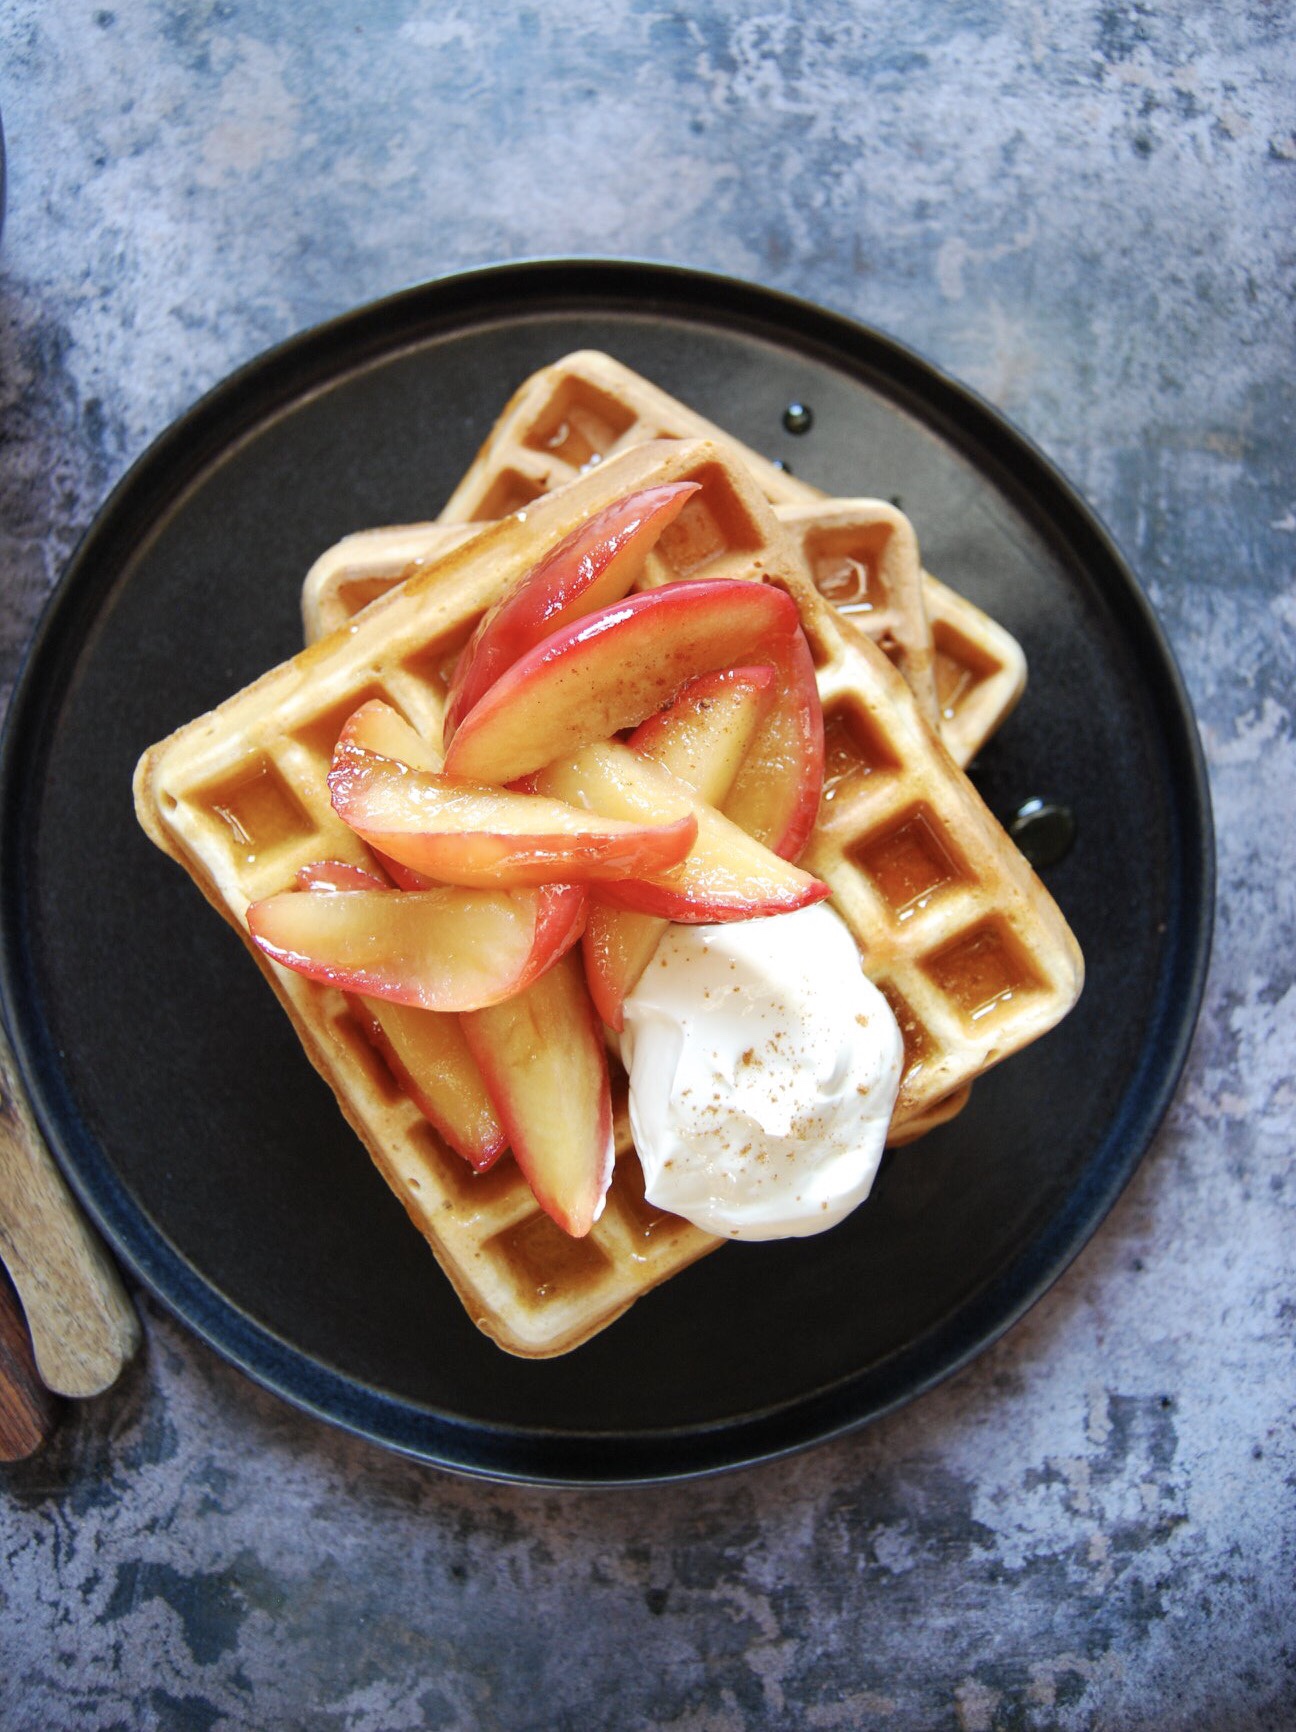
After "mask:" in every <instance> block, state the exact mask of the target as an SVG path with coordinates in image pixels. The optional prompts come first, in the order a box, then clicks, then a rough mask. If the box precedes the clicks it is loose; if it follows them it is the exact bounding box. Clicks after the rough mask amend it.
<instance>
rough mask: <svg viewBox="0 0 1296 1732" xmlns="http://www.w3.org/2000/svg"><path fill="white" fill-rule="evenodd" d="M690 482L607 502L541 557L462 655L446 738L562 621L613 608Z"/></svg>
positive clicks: (488, 616) (675, 511)
mask: <svg viewBox="0 0 1296 1732" xmlns="http://www.w3.org/2000/svg"><path fill="white" fill-rule="evenodd" d="M697 491H698V484H697V482H695V481H673V482H667V483H665V484H663V485H662V486H659V487H645V488H642V489H641V490H640V491H639V492H638V493H631V494H628V495H627V496H626V497H625V498H624V499H617V500H614V501H613V503H612V504H611V505H606V506H604V508H603V510H602V511H598V512H595V514H594V516H593V517H591V518H590V519H589V520H588V521H587V522H585V523H582V524H581V525H580V527H579V528H578V529H574V530H573V531H572V533H571V534H570V535H569V536H567V538H566V539H565V540H563V541H560V542H559V544H558V546H557V547H555V548H554V550H553V552H552V553H550V554H548V555H546V557H545V558H544V559H542V560H541V561H540V563H539V565H537V566H535V567H533V569H532V570H531V571H530V572H528V574H527V575H526V576H525V577H524V578H523V579H522V580H521V581H520V582H519V583H517V584H515V585H514V587H513V588H512V589H511V590H510V591H509V593H508V594H507V595H506V596H505V597H504V599H503V600H502V601H501V602H499V603H498V604H497V605H496V606H495V607H493V608H492V609H491V610H490V611H489V612H488V613H487V614H486V615H485V617H484V618H483V619H482V621H481V623H480V624H479V625H478V627H477V629H476V631H475V632H474V633H473V635H472V637H471V638H470V639H469V640H468V643H467V644H466V645H465V647H464V651H463V654H462V655H461V656H460V658H459V661H458V664H457V665H456V667H455V671H454V675H453V677H452V679H451V681H450V694H449V699H448V702H447V704H446V713H445V738H446V741H447V743H448V742H449V741H450V740H452V739H453V738H454V734H455V730H456V729H457V728H458V726H459V723H460V722H461V721H462V720H463V718H464V717H465V716H466V715H467V714H468V712H469V710H471V709H472V708H473V706H474V705H475V704H476V703H477V701H478V699H480V698H481V697H482V696H483V695H484V694H485V693H486V692H487V691H489V690H490V688H491V686H493V685H494V684H495V681H496V680H497V679H498V678H499V677H500V675H501V674H502V673H503V672H504V671H505V669H506V668H509V667H511V666H512V665H513V663H514V662H515V661H517V659H518V657H519V656H522V655H525V654H526V652H527V651H528V650H529V649H532V648H533V647H534V646H535V645H536V644H538V643H539V642H540V641H541V639H542V638H545V637H547V636H548V635H549V633H550V632H552V631H555V630H556V629H557V628H558V627H559V626H560V625H564V624H566V623H567V622H568V621H569V620H573V619H578V618H579V617H580V616H581V615H582V614H587V613H593V612H594V611H595V610H596V609H597V608H601V607H605V606H606V605H607V604H608V603H609V602H613V601H619V600H620V599H621V597H622V596H623V595H625V594H626V593H627V592H628V590H629V589H630V588H631V586H632V585H633V583H634V581H635V579H636V578H637V577H638V576H639V573H640V572H641V571H642V570H643V562H644V560H645V558H646V557H647V555H648V554H649V553H650V552H651V550H652V548H653V547H654V545H655V544H656V542H657V539H658V537H659V536H660V535H661V533H662V531H663V530H664V529H665V528H666V527H667V525H668V524H670V523H673V522H674V520H675V519H676V517H678V516H679V513H680V510H681V509H682V507H683V505H684V501H685V500H686V499H687V498H688V497H689V495H690V494H692V493H696V492H697Z"/></svg>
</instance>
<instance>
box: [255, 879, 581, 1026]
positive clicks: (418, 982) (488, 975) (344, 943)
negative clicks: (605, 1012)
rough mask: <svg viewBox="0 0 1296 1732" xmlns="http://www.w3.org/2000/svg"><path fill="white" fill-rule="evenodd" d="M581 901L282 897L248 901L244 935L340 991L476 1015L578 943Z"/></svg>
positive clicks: (424, 893) (501, 895)
mask: <svg viewBox="0 0 1296 1732" xmlns="http://www.w3.org/2000/svg"><path fill="white" fill-rule="evenodd" d="M585 913H586V902H585V895H584V892H583V891H582V890H580V889H578V888H576V887H575V886H573V885H563V884H551V885H544V886H542V887H541V888H540V889H537V890H464V889H460V888H458V887H457V886H456V887H449V886H447V887H442V888H439V889H435V890H418V891H415V890H349V891H345V892H342V891H338V892H335V893H333V894H330V895H325V894H321V893H304V892H301V891H293V890H289V891H286V892H284V893H283V894H281V895H278V896H269V897H267V898H265V900H264V901H261V902H255V903H253V904H252V906H251V907H250V908H249V909H248V927H249V930H250V931H251V934H252V938H253V940H254V942H255V943H256V944H257V946H258V947H259V948H260V949H261V950H262V951H263V952H264V953H265V955H267V956H269V957H270V958H271V959H272V960H273V961H275V962H278V963H281V964H282V965H283V966H284V967H285V968H291V969H295V970H296V972H297V973H299V974H304V975H307V976H308V977H309V978H310V979H312V980H318V981H322V982H324V983H325V984H326V985H329V986H336V987H340V988H341V989H342V990H343V991H344V992H352V993H360V994H363V995H364V996H367V997H374V998H385V999H391V1000H393V1001H394V1002H395V1003H398V1004H415V1005H419V1006H421V1007H422V1008H423V1009H424V1010H444V1011H463V1010H476V1009H478V1008H480V1007H481V1006H482V1005H487V1004H497V1003H498V1002H499V1001H500V1000H501V999H504V998H508V997H509V996H510V995H511V994H512V993H516V992H521V991H522V990H523V989H524V988H525V987H527V986H529V985H530V984H531V983H532V981H534V980H536V979H537V978H538V977H539V976H540V975H541V974H542V973H543V972H544V971H545V969H547V968H551V967H552V966H553V964H554V963H555V962H556V961H557V960H558V958H559V957H560V956H561V955H562V954H563V952H564V951H566V950H568V949H570V947H571V946H572V945H573V944H574V943H575V942H576V941H577V939H578V938H579V937H580V934H581V931H582V929H583V927H584V924H585Z"/></svg>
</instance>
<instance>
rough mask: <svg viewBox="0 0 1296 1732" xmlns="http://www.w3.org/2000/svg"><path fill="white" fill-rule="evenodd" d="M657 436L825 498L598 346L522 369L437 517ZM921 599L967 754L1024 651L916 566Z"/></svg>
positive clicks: (517, 502) (794, 492) (804, 497)
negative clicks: (705, 443) (711, 447)
mask: <svg viewBox="0 0 1296 1732" xmlns="http://www.w3.org/2000/svg"><path fill="white" fill-rule="evenodd" d="M661 438H669V439H712V440H715V441H716V442H717V443H718V444H722V445H725V446H727V447H728V448H729V449H730V450H731V451H733V452H734V453H735V454H736V455H737V456H738V457H739V459H740V460H741V462H742V463H743V465H744V466H745V468H746V469H747V470H748V472H749V473H750V474H751V475H752V477H753V478H754V479H755V481H756V484H757V486H758V487H759V488H760V490H761V492H762V493H763V494H764V495H765V497H766V499H768V500H769V501H770V503H771V504H772V505H775V506H779V507H787V508H789V509H790V510H793V511H795V510H796V509H798V508H804V507H807V506H816V505H822V504H823V503H824V500H825V495H824V494H823V493H822V491H821V490H820V489H819V488H817V487H812V486H811V485H810V483H809V482H806V481H801V480H799V479H798V478H797V477H796V476H795V475H792V474H791V473H790V472H789V471H788V470H786V469H781V468H780V467H779V466H778V465H777V464H776V463H772V462H771V461H770V460H769V458H768V457H763V456H761V454H760V453H759V452H758V451H753V450H752V449H751V448H750V446H747V445H744V444H742V443H741V442H740V441H739V440H737V439H735V438H733V436H732V435H731V434H728V433H726V432H725V431H724V430H723V429H722V428H720V427H717V426H715V425H714V423H712V422H710V421H708V420H706V419H705V418H704V417H703V416H701V415H699V414H697V413H696V411H695V410H692V409H690V408H688V407H687V405H686V404H683V403H680V402H679V401H677V399H675V398H674V397H671V396H669V395H668V394H667V392H665V391H663V390H661V389H660V387H659V386H656V385H654V384H652V383H651V382H650V381H649V380H647V379H644V378H642V377H641V376H640V375H639V374H638V373H635V372H633V371H632V370H631V369H630V368H629V367H626V366H623V365H622V363H621V362H619V361H615V360H613V359H612V357H611V356H609V355H604V354H600V353H599V352H598V351H597V350H593V349H582V350H578V351H577V352H576V353H575V354H571V355H566V356H564V357H563V359H562V360H560V361H555V362H553V363H552V365H550V366H548V367H543V368H541V369H540V371H539V372H537V373H533V374H532V375H531V377H530V378H529V379H527V380H526V381H525V383H524V384H522V385H521V386H520V387H519V389H518V390H517V391H516V392H514V394H513V396H512V397H511V398H510V399H509V401H508V403H507V404H506V406H505V408H504V411H503V413H502V414H501V415H500V417H499V419H498V420H497V421H496V423H495V425H494V427H493V428H492V430H491V432H490V434H489V435H488V437H487V439H486V442H485V443H484V444H483V446H482V447H481V450H480V451H479V452H478V453H477V456H476V457H475V459H474V460H473V463H472V465H471V467H470V468H469V469H468V471H467V473H466V474H465V476H464V478H463V480H462V481H461V482H460V483H459V485H458V487H456V488H455V490H454V492H453V493H452V494H451V496H450V498H449V499H448V500H447V502H446V505H445V507H444V509H443V510H442V512H441V520H442V522H444V523H485V522H489V521H490V520H491V519H493V518H496V517H503V516H505V515H506V514H507V513H508V512H511V511H518V510H522V509H524V508H525V507H526V506H527V505H529V504H530V503H531V501H532V500H535V499H538V498H539V497H540V496H541V495H542V494H544V493H547V492H548V491H549V490H550V489H551V488H554V487H560V486H562V485H563V484H564V483H565V482H567V481H570V480H571V479H572V477H573V476H575V475H577V474H579V473H580V471H581V470H582V469H584V468H586V467H588V466H589V465H591V464H597V463H600V462H603V461H605V460H606V459H607V458H608V457H611V456H614V455H616V453H618V452H620V451H624V450H627V449H629V448H630V447H631V446H634V445H638V444H641V443H642V442H643V441H644V440H645V439H661ZM853 503H854V504H855V505H856V506H858V505H860V504H869V503H871V504H872V505H874V506H875V507H877V508H878V510H879V514H883V513H886V512H888V511H892V510H894V507H889V506H883V505H882V504H881V502H880V501H872V502H867V501H865V502H860V501H856V502H853ZM896 515H897V517H898V516H899V515H900V514H899V513H897V514H896ZM879 520H880V516H879ZM910 533H912V531H910ZM831 569H832V568H831V567H829V568H827V570H828V572H829V573H830V572H831ZM923 601H924V604H925V608H926V613H927V618H928V621H929V623H930V628H931V633H932V637H933V639H934V644H935V657H934V664H935V665H934V673H935V679H936V699H937V701H938V710H939V717H940V725H941V734H942V737H943V739H944V740H945V743H946V745H947V746H948V747H949V750H950V752H951V753H952V754H953V756H954V758H955V759H956V760H957V762H958V763H960V764H962V765H967V764H970V763H971V761H972V759H973V758H974V757H975V756H976V754H977V752H978V751H980V749H981V747H982V746H983V745H984V744H985V742H986V740H987V739H989V737H990V735H991V734H992V733H993V732H994V731H995V729H996V728H997V727H998V726H999V725H1000V724H1001V723H1002V722H1003V720H1004V719H1005V717H1006V716H1007V715H1008V713H1009V712H1010V711H1011V710H1012V708H1013V706H1014V705H1015V704H1016V702H1017V700H1018V699H1019V698H1020V697H1021V694H1022V690H1023V688H1024V686H1025V683H1026V658H1025V656H1024V655H1023V654H1022V651H1021V648H1020V646H1019V645H1018V644H1017V642H1016V640H1015V639H1014V638H1013V637H1012V635H1011V634H1010V633H1009V632H1007V631H1005V630H1004V628H1003V627H1002V626H1000V625H998V624H997V623H996V622H995V621H994V620H992V619H991V618H990V617H989V615H988V614H985V613H983V612H982V611H981V609H980V608H978V607H976V606H975V605H974V604H973V603H972V602H970V601H967V600H965V599H964V598H963V597H962V596H958V595H956V594H955V593H954V591H953V590H950V589H948V588H947V587H946V586H945V585H944V584H942V583H939V582H937V580H936V579H935V578H933V577H932V576H931V574H930V573H927V572H924V573H923ZM918 695H919V700H920V702H925V701H930V700H929V699H927V697H926V694H925V693H924V692H922V691H919V694H918Z"/></svg>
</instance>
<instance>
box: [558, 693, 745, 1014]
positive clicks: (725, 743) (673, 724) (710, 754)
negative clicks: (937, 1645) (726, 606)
mask: <svg viewBox="0 0 1296 1732" xmlns="http://www.w3.org/2000/svg"><path fill="white" fill-rule="evenodd" d="M776 697H777V688H776V683H775V675H774V670H773V668H770V667H752V668H726V669H724V670H723V671H721V672H720V673H714V674H702V675H700V676H699V677H698V678H697V679H695V680H690V681H689V683H688V685H686V686H685V687H684V689H683V690H682V691H681V692H680V694H679V696H678V697H677V698H676V699H675V701H674V702H673V703H672V704H670V705H668V707H667V708H666V709H664V710H661V711H659V712H658V714H657V715H655V716H650V717H649V718H648V720H647V721H646V722H644V723H643V724H642V725H641V726H640V727H639V728H637V729H636V730H635V732H634V733H633V734H632V735H631V737H630V740H629V742H628V743H629V745H630V747H631V749H632V750H634V751H637V752H639V753H640V754H642V755H643V756H644V757H648V758H652V759H653V760H654V762H656V763H659V764H660V765H661V766H662V767H663V769H666V770H669V771H670V772H671V774H672V775H674V776H678V777H679V778H680V780H681V781H683V782H687V783H688V785H689V787H691V788H692V789H693V790H694V792H695V793H697V794H699V795H700V796H701V797H702V799H704V800H706V801H708V802H709V803H710V804H711V805H720V804H721V803H722V802H723V800H724V797H725V795H726V794H728V792H729V790H730V788H731V787H732V786H733V783H734V778H735V777H736V776H737V774H738V770H739V767H740V766H741V764H742V761H743V759H744V757H745V756H746V754H747V751H748V749H749V748H750V746H751V744H752V741H753V740H754V739H755V737H756V734H757V732H758V731H759V729H760V726H761V723H762V722H763V721H764V720H765V718H766V716H767V715H768V714H769V711H770V708H771V706H772V705H773V703H774V701H775V699H776ZM669 924H670V922H669V921H667V920H664V919H662V918H661V917H660V916H659V915H655V914H634V913H631V912H630V911H629V910H627V909H624V908H611V907H608V906H607V905H606V904H603V903H599V902H597V901H592V902H591V903H590V911H589V919H588V921H587V922H586V925H585V933H584V936H583V937H582V939H581V947H582V951H583V953H584V958H585V973H586V977H587V978H588V980H589V988H590V996H591V997H592V998H593V1000H594V1007H595V1009H596V1010H597V1011H598V1013H599V1015H600V1016H601V1017H602V1018H603V1021H604V1022H605V1023H606V1024H607V1025H608V1027H609V1028H612V1029H615V1030H617V1031H618V1032H619V1031H620V1030H621V1029H622V1028H623V1027H624V1025H625V1016H624V1007H625V998H626V994H627V993H628V992H631V991H633V990H634V987H635V984H636V982H637V981H638V979H639V977H640V975H641V974H642V973H643V971H644V969H645V968H646V967H647V966H648V964H649V962H651V960H652V955H653V952H654V951H655V950H656V948H657V945H658V942H659V940H660V938H661V935H662V933H663V932H664V931H665V930H666V928H667V926H668V925H669Z"/></svg>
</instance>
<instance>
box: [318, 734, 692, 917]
mask: <svg viewBox="0 0 1296 1732" xmlns="http://www.w3.org/2000/svg"><path fill="white" fill-rule="evenodd" d="M329 790H330V793H331V794H332V797H333V809H334V811H335V812H336V813H337V814H338V816H339V817H340V818H341V819H343V821H344V822H345V823H347V824H348V825H349V826H350V827H351V829H352V830H354V831H355V833H356V835H357V836H360V837H362V838H363V839H364V840H365V841H366V842H368V843H369V844H370V846H371V847H373V848H376V849H379V850H380V851H381V853H382V854H383V855H384V856H385V857H387V858H390V859H393V860H398V861H400V862H401V864H402V865H405V866H408V867H412V868H413V869H414V870H415V871H416V872H423V873H426V874H427V875H428V876H429V877H430V878H434V879H437V880H439V881H440V882H441V883H445V884H461V885H466V886H469V887H471V888H477V889H490V888H493V887H496V886H500V887H508V888H516V887H518V886H528V885H536V884H552V883H563V884H569V883H585V882H587V881H595V880H603V879H608V878H624V877H638V876H642V875H644V874H652V873H655V872H659V871H662V870H664V869H665V868H666V867H669V866H673V865H675V864H676V862H677V861H680V860H682V859H683V858H684V856H685V855H686V854H687V853H688V851H689V849H690V848H691V847H692V846H693V842H694V840H695V838H696V836H697V822H696V820H695V819H694V818H693V817H692V814H690V813H685V812H681V813H678V814H677V815H676V816H674V817H673V818H671V819H670V820H668V821H667V822H665V823H655V824H643V823H634V822H629V823H627V822H625V821H623V820H621V819H617V818H607V817H605V816H603V815H602V814H599V813H593V812H590V811H589V810H580V809H578V808H577V807H575V806H570V805H565V804H564V803H563V802H562V801H560V800H551V799H546V798H544V797H543V796H541V795H537V794H525V793H516V792H512V791H509V790H507V789H503V788H494V787H475V786H473V785H472V784H471V783H466V782H461V781H457V780H455V779H453V778H451V777H449V776H443V775H439V774H437V773H436V772H435V771H432V770H411V769H409V768H407V767H406V766H405V765H403V764H398V763H393V761H392V760H391V759H390V758H379V757H375V756H374V755H373V754H372V753H369V752H361V751H358V750H357V749H355V748H354V747H348V748H347V749H346V750H345V751H343V752H339V753H338V755H337V756H336V758H335V759H334V768H333V769H332V771H331V772H330V773H329Z"/></svg>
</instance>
